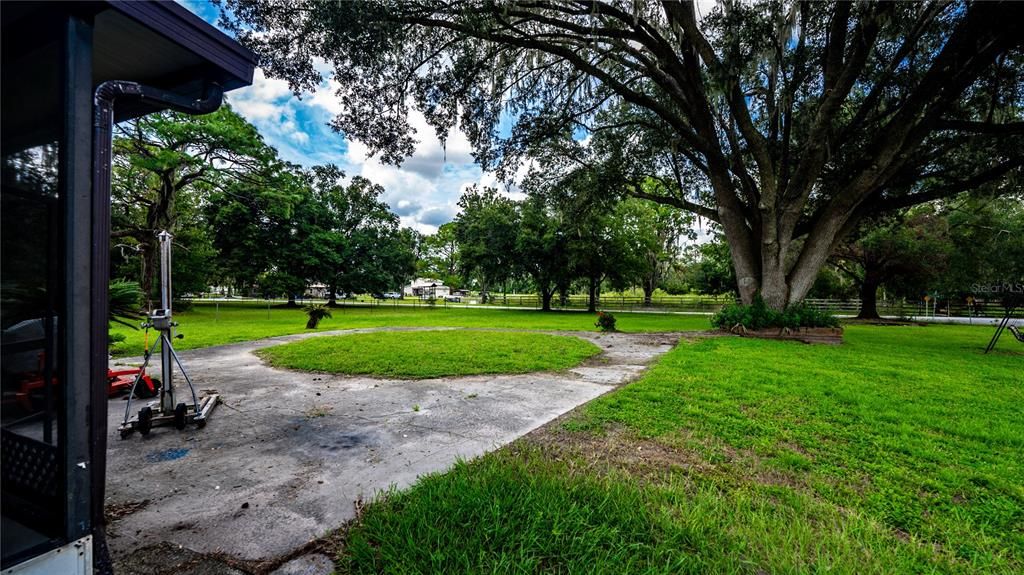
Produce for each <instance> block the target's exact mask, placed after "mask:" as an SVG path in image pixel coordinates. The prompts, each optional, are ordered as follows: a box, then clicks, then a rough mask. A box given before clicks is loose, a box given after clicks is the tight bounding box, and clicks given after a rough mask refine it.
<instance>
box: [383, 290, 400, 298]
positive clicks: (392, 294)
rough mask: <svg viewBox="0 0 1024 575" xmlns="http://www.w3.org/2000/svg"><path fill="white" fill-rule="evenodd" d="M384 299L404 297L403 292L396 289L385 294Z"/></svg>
mask: <svg viewBox="0 0 1024 575" xmlns="http://www.w3.org/2000/svg"><path fill="white" fill-rule="evenodd" d="M383 299H402V294H400V293H398V292H396V291H389V292H387V293H386V294H384V295H383Z"/></svg>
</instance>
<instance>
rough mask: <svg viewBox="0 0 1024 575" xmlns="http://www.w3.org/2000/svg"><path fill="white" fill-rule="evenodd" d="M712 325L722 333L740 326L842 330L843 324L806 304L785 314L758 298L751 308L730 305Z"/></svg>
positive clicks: (792, 307)
mask: <svg viewBox="0 0 1024 575" xmlns="http://www.w3.org/2000/svg"><path fill="white" fill-rule="evenodd" d="M711 324H712V325H714V326H715V327H717V328H719V329H732V328H733V327H735V326H737V325H741V326H743V327H744V328H746V329H749V330H759V329H765V328H770V327H778V328H788V329H797V328H801V327H839V320H838V319H836V317H835V316H833V315H832V314H830V313H828V312H826V311H821V310H817V309H814V308H813V307H811V306H809V305H807V304H805V303H803V302H801V303H796V304H793V305H790V306H788V307H786V309H784V310H782V311H781V312H779V311H775V310H773V309H771V308H769V307H768V306H767V305H765V303H764V300H763V299H761V296H755V297H754V303H752V304H751V305H740V304H729V305H726V306H725V307H723V308H722V310H721V311H719V312H718V313H716V314H715V315H714V316H713V317H712V318H711Z"/></svg>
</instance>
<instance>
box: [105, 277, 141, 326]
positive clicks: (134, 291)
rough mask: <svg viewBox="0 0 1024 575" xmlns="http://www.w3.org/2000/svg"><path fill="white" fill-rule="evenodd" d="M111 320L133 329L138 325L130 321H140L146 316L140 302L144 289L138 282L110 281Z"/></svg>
mask: <svg viewBox="0 0 1024 575" xmlns="http://www.w3.org/2000/svg"><path fill="white" fill-rule="evenodd" d="M109 293H110V296H109V301H110V309H109V317H110V321H113V322H117V323H119V324H121V325H126V326H128V327H130V328H132V329H138V326H137V325H135V324H133V323H128V322H129V321H138V320H140V319H142V318H143V317H145V316H144V315H143V314H142V312H141V311H139V302H140V301H142V289H141V288H139V284H138V282H133V281H128V280H115V281H112V282H110V290H109Z"/></svg>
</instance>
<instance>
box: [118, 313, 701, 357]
mask: <svg viewBox="0 0 1024 575" xmlns="http://www.w3.org/2000/svg"><path fill="white" fill-rule="evenodd" d="M332 314H333V316H334V317H333V318H330V319H324V320H323V321H322V322H321V323H320V327H319V328H318V329H317V331H330V330H335V329H350V328H360V327H383V326H405V327H492V328H512V329H543V330H585V331H595V330H596V328H595V327H594V321H595V317H594V315H593V314H589V313H586V312H541V311H533V310H528V311H527V310H522V311H521V310H493V309H481V310H477V309H463V308H448V309H445V308H444V307H441V306H439V307H437V308H435V309H431V308H425V307H420V308H411V307H391V306H380V307H374V308H369V307H346V308H338V309H334V310H332ZM174 317H175V320H176V321H177V322H178V323H180V326H179V327H178V333H181V334H183V335H184V336H185V337H184V339H181V340H177V341H176V342H175V344H174V346H175V349H177V350H179V351H181V350H185V349H195V348H199V347H208V346H211V345H221V344H225V343H235V342H241V341H251V340H254V339H262V338H266V337H273V336H276V335H288V334H292V333H302V332H305V331H306V329H305V327H306V316H305V314H304V313H303V312H302V310H301V309H297V308H280V307H274V308H271V309H270V310H269V312H268V310H267V308H266V307H265V306H260V305H259V304H255V303H241V302H237V303H236V302H231V303H221V304H220V305H219V306H218V305H215V304H212V303H197V304H195V305H194V306H193V308H192V309H191V310H190V311H187V312H175V316H174ZM616 317H617V318H618V327H619V329H620V330H622V331H631V332H657V331H688V330H705V329H710V328H711V324H710V323H709V321H708V318H707V317H706V316H701V315H672V314H657V313H623V314H617V315H616ZM111 331H112V332H113V333H120V334H124V335H125V340H124V341H122V342H119V343H117V344H116V345H114V347H113V348H112V350H111V352H112V353H113V354H114V355H115V356H116V357H124V356H130V355H142V351H143V347H144V345H145V342H146V339H145V335H144V334H143V332H142V331H133V330H131V329H129V328H126V327H123V326H120V325H116V324H115V326H114V328H112V329H111ZM153 336H154V333H150V339H149V341H150V342H151V343H152V341H153V339H152V338H153Z"/></svg>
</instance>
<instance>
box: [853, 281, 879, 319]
mask: <svg viewBox="0 0 1024 575" xmlns="http://www.w3.org/2000/svg"><path fill="white" fill-rule="evenodd" d="M879 283H880V282H879V281H878V280H877V279H876V278H873V277H870V276H869V277H865V278H864V281H863V282H861V284H860V313H858V314H857V319H879V318H880V317H881V316H879V315H878V286H879Z"/></svg>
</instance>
